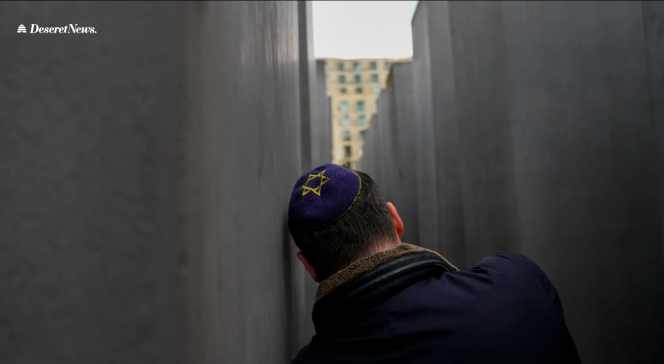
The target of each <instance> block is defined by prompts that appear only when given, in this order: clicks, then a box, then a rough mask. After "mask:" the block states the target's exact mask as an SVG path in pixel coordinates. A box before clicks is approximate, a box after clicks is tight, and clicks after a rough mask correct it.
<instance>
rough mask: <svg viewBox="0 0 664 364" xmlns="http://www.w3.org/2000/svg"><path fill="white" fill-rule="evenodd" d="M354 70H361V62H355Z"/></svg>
mask: <svg viewBox="0 0 664 364" xmlns="http://www.w3.org/2000/svg"><path fill="white" fill-rule="evenodd" d="M353 71H355V72H359V71H360V62H353Z"/></svg>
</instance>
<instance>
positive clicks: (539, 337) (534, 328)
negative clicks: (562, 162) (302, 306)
mask: <svg viewBox="0 0 664 364" xmlns="http://www.w3.org/2000/svg"><path fill="white" fill-rule="evenodd" d="M404 245H406V246H408V245H407V244H404ZM410 247H412V246H410ZM420 249H421V248H420ZM421 250H423V249H421ZM450 266H451V265H449V263H447V262H446V261H444V259H441V258H440V256H438V255H437V254H436V253H433V252H427V251H418V252H416V253H415V254H408V255H404V256H400V257H396V258H386V259H385V262H382V263H381V265H380V266H379V267H377V268H375V269H371V270H370V271H368V272H364V273H363V274H361V275H360V276H352V277H350V278H352V279H347V281H344V280H343V279H339V277H336V278H335V277H334V276H333V277H331V278H334V279H336V280H337V281H338V282H336V283H335V285H336V287H334V288H335V289H334V290H333V291H332V292H331V293H329V294H327V295H325V296H324V297H322V298H320V299H319V300H318V301H317V303H316V307H315V309H314V323H315V324H316V331H317V335H316V336H314V338H313V339H312V341H311V343H310V344H309V345H308V346H306V347H305V348H304V349H302V351H301V352H300V353H299V354H298V356H297V358H296V359H295V360H294V363H342V362H343V363H479V362H481V361H483V360H487V362H491V363H577V362H579V358H578V354H577V352H576V348H575V346H574V342H573V341H572V338H571V336H570V334H569V332H568V330H567V327H566V325H565V320H564V317H563V311H562V307H561V304H560V300H559V299H558V294H557V292H556V290H555V288H554V287H553V285H552V284H551V283H550V281H549V280H548V279H547V278H546V276H545V275H544V273H543V272H542V271H541V269H540V268H539V267H537V265H535V264H534V263H533V262H532V261H530V260H529V259H528V258H526V257H525V256H522V255H511V254H510V255H508V254H503V255H495V256H491V257H487V258H484V259H483V260H481V261H480V262H479V263H478V264H477V265H476V266H474V267H473V268H471V269H470V270H468V271H463V272H459V271H455V269H453V268H450ZM351 268H352V269H357V267H356V268H353V267H351ZM324 285H325V282H323V285H322V286H324ZM328 286H329V285H328Z"/></svg>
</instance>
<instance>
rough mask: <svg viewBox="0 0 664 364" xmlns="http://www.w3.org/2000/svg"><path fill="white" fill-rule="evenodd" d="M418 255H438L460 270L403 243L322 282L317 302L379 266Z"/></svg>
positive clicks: (352, 265) (317, 294)
mask: <svg viewBox="0 0 664 364" xmlns="http://www.w3.org/2000/svg"><path fill="white" fill-rule="evenodd" d="M416 253H432V254H436V255H437V256H439V257H440V258H442V259H443V260H444V261H445V262H446V263H447V264H449V265H450V266H452V268H454V269H456V270H459V269H458V268H457V267H455V266H454V265H452V263H450V262H448V261H447V259H445V258H444V257H443V256H442V255H440V254H438V253H436V252H435V251H433V250H429V249H424V248H421V247H419V246H415V245H410V244H406V243H401V244H399V245H397V246H396V247H394V248H392V249H390V250H386V251H383V252H380V253H377V254H374V255H372V256H370V257H366V258H362V259H360V260H357V261H355V262H353V263H352V264H351V265H349V266H348V267H346V268H344V269H342V270H340V271H338V272H336V273H334V274H333V275H331V276H330V277H329V278H328V279H326V280H324V281H322V282H320V285H319V286H318V291H317V292H316V301H318V300H319V299H321V298H323V297H325V296H326V295H328V294H329V293H330V292H332V291H334V290H335V289H337V288H339V287H341V286H343V285H344V284H346V283H348V282H350V281H351V280H353V279H355V278H357V277H359V276H361V275H362V274H364V273H367V272H371V271H372V270H374V269H376V268H378V266H380V265H383V264H385V263H388V262H391V261H393V260H395V259H397V258H399V257H403V256H404V255H409V254H416Z"/></svg>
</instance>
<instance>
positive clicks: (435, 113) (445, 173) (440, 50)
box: [412, 2, 466, 268]
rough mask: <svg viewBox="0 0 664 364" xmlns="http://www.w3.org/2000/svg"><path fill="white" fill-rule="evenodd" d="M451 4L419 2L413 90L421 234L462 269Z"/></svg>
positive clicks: (463, 250)
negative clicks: (450, 20)
mask: <svg viewBox="0 0 664 364" xmlns="http://www.w3.org/2000/svg"><path fill="white" fill-rule="evenodd" d="M448 22H449V12H448V4H447V2H420V3H419V4H418V8H417V10H416V13H415V16H414V18H413V61H412V65H413V85H414V89H413V91H414V92H413V94H414V100H415V101H414V102H415V114H414V115H415V126H416V131H417V133H418V143H417V174H418V179H417V186H418V213H419V226H420V229H419V235H420V244H421V245H422V246H425V247H428V248H432V249H435V250H438V251H439V252H441V253H442V254H444V255H445V256H446V257H447V258H448V259H450V261H452V262H454V264H456V265H457V266H459V267H460V268H462V267H465V266H466V264H465V261H466V247H465V244H464V242H465V231H464V226H465V225H464V215H463V208H462V205H463V190H462V181H461V167H460V148H459V130H458V121H457V115H456V99H455V89H454V75H453V63H452V59H451V57H450V56H449V55H450V54H451V50H452V49H451V47H452V43H451V38H450V30H449V26H447V25H446V24H448Z"/></svg>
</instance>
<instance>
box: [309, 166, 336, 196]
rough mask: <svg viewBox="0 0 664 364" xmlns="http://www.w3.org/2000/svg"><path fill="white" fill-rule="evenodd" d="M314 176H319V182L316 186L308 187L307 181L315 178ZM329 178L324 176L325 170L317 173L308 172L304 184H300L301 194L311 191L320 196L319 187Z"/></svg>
mask: <svg viewBox="0 0 664 364" xmlns="http://www.w3.org/2000/svg"><path fill="white" fill-rule="evenodd" d="M316 178H320V183H319V184H318V187H315V188H314V187H309V186H307V185H308V184H309V182H311V181H313V180H315V179H316ZM329 180H330V179H329V178H327V177H325V171H323V172H320V173H319V174H310V175H309V178H308V179H307V182H305V183H304V186H302V196H304V195H306V194H307V193H309V192H313V193H315V194H317V195H318V196H320V188H321V187H323V184H325V182H327V181H329Z"/></svg>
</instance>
